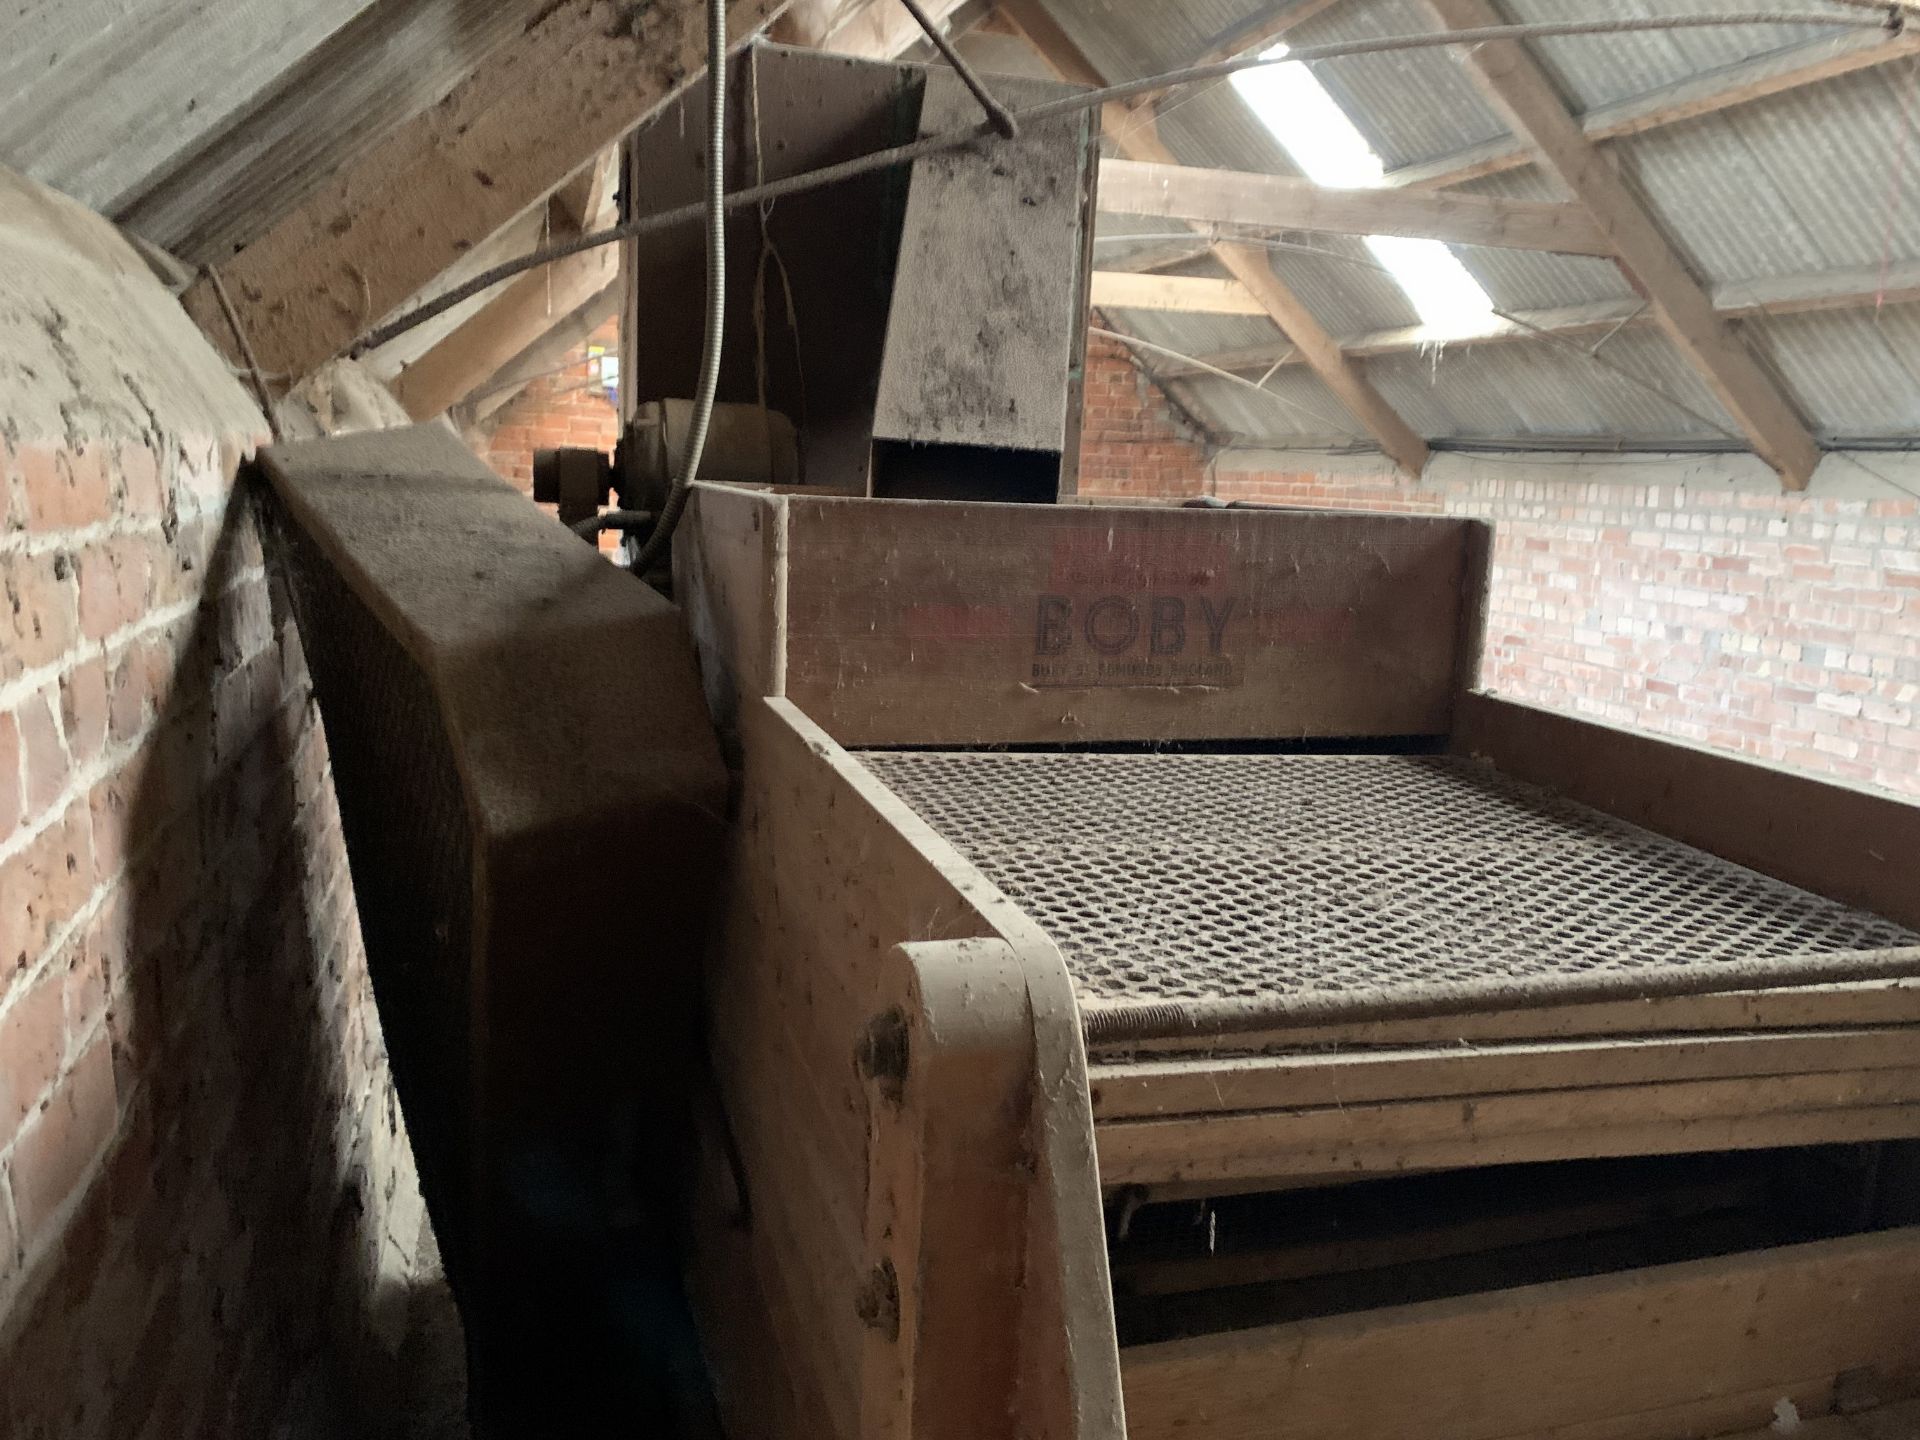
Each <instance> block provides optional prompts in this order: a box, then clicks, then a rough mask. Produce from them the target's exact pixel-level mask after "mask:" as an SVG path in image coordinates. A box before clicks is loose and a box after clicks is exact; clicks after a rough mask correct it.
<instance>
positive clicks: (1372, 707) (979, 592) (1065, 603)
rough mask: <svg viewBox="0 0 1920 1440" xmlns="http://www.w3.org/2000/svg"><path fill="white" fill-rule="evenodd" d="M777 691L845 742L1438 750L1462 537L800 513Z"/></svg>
mask: <svg viewBox="0 0 1920 1440" xmlns="http://www.w3.org/2000/svg"><path fill="white" fill-rule="evenodd" d="M788 517H789V518H788V542H787V543H788V579H787V586H786V636H787V641H786V644H787V674H786V694H787V695H788V696H789V697H790V698H791V699H792V700H794V701H795V703H797V704H798V705H799V706H800V707H801V708H802V709H804V710H805V711H806V712H807V714H808V715H810V716H812V717H813V718H814V719H815V720H817V721H818V722H819V723H820V724H821V726H822V728H824V729H825V730H826V731H827V732H828V733H829V734H831V735H833V736H834V738H835V739H837V740H839V741H840V742H841V743H842V744H847V745H861V744H868V745H886V744H970V743H981V742H993V741H1047V742H1059V743H1071V742H1076V741H1094V740H1155V739H1177V738H1248V737H1258V738H1277V739H1283V738H1288V737H1299V736H1327V735H1336V736H1355V737H1362V736H1400V735H1440V734H1444V733H1445V732H1446V731H1447V729H1448V728H1449V726H1450V724H1451V718H1452V707H1453V699H1454V695H1455V693H1456V689H1457V676H1458V674H1459V668H1458V667H1459V662H1460V657H1461V652H1462V645H1461V639H1460V634H1459V631H1460V629H1461V628H1462V627H1461V625H1460V617H1461V614H1462V608H1463V606H1465V605H1467V604H1468V603H1469V600H1468V596H1469V595H1470V594H1472V593H1476V592H1477V590H1478V589H1479V587H1480V584H1481V579H1480V576H1479V575H1478V574H1477V573H1475V572H1474V571H1473V570H1472V569H1471V568H1470V564H1469V549H1470V545H1469V540H1470V536H1471V533H1472V528H1473V522H1465V521H1457V520H1446V519H1430V518H1419V517H1406V516H1379V515H1348V514H1338V513H1316V512H1301V511H1278V510H1275V511H1253V510H1246V511H1241V510H1229V511H1220V510H1214V511H1201V510H1168V509H1145V508H1140V509H1129V508H1122V507H1112V508H1092V507H1078V506H1076V507H1050V506H1015V505H978V504H975V505H951V504H940V503H937V502H928V501H906V500H901V501H850V500H832V499H815V498H811V497H806V496H799V495H794V496H790V497H789V499H788Z"/></svg>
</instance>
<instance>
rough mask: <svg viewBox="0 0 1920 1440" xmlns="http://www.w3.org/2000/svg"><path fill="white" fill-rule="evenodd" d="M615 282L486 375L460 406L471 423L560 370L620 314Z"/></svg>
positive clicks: (490, 413)
mask: <svg viewBox="0 0 1920 1440" xmlns="http://www.w3.org/2000/svg"><path fill="white" fill-rule="evenodd" d="M620 292H621V286H620V283H619V281H617V280H616V281H615V282H614V283H613V284H611V285H608V286H607V287H606V288H605V289H603V290H600V291H598V292H596V293H595V294H593V295H590V296H588V297H587V299H586V300H585V301H583V302H582V303H581V304H579V305H576V306H575V307H574V308H573V311H572V312H571V313H570V314H568V315H565V316H562V317H561V319H560V321H559V322H558V323H557V324H555V325H554V326H553V328H552V329H550V330H547V331H546V332H544V333H543V334H542V335H541V336H540V338H539V339H537V340H535V341H534V342H533V343H532V344H531V345H529V346H527V347H526V349H524V350H522V351H521V352H520V353H519V354H518V355H515V356H514V357H513V359H511V360H509V361H508V362H507V363H506V364H505V365H503V366H501V367H500V368H499V369H498V370H496V371H495V372H494V373H493V374H491V375H489V376H488V377H487V378H486V379H485V380H483V381H482V382H481V383H480V384H479V385H477V386H475V387H474V389H473V390H472V391H471V392H470V393H469V394H468V396H467V398H466V400H465V401H463V402H462V404H461V407H460V408H461V409H462V410H463V411H465V412H466V414H467V417H468V419H469V420H470V421H472V422H475V423H477V422H480V421H484V420H486V419H487V417H489V416H490V415H492V414H493V413H494V411H496V410H498V409H499V408H500V407H501V406H502V405H505V404H507V403H508V402H509V401H511V400H512V399H513V397H514V396H516V395H518V394H519V393H520V392H521V391H522V390H524V389H525V388H526V387H527V386H528V385H531V384H532V383H533V382H534V381H535V380H538V379H540V378H541V377H542V376H544V375H552V374H554V373H555V372H556V371H558V370H560V369H562V368H563V367H564V366H565V364H566V361H567V357H568V356H569V355H571V354H572V353H573V352H574V351H575V350H576V349H578V348H579V347H580V346H582V345H584V344H585V343H586V342H587V340H589V339H590V338H591V337H592V335H593V333H594V331H596V330H598V329H599V328H600V327H601V326H602V325H604V324H606V323H607V321H609V320H611V319H612V318H613V317H614V316H615V315H617V314H619V312H620Z"/></svg>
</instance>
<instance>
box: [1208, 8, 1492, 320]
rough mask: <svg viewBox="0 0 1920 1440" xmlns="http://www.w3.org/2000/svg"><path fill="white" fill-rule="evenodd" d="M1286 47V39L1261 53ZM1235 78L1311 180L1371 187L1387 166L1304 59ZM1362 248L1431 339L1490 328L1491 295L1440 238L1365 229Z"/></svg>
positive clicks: (1282, 50) (1340, 186) (1346, 186)
mask: <svg viewBox="0 0 1920 1440" xmlns="http://www.w3.org/2000/svg"><path fill="white" fill-rule="evenodd" d="M1286 53H1287V47H1286V45H1285V44H1284V43H1283V44H1280V45H1276V46H1274V47H1273V48H1272V49H1271V50H1269V51H1267V52H1266V54H1267V56H1269V57H1278V56H1281V55H1285V54H1286ZM1233 85H1234V88H1235V89H1236V90H1238V91H1239V92H1240V97H1241V99H1243V100H1245V101H1246V102H1247V105H1248V106H1249V107H1250V108H1251V109H1252V110H1253V113H1254V114H1255V115H1257V116H1258V117H1259V118H1260V123H1261V124H1263V125H1265V126H1266V127H1267V131H1268V133H1269V134H1271V135H1272V136H1273V138H1274V139H1275V140H1277V141H1278V142H1279V143H1280V145H1281V148H1283V149H1284V150H1285V151H1286V152H1287V154H1288V155H1290V156H1292V157H1293V162H1294V164H1296V165H1298V166H1299V167H1300V169H1301V171H1302V172H1303V173H1304V174H1305V175H1306V176H1307V178H1308V179H1310V180H1312V181H1314V182H1315V183H1316V184H1319V185H1326V186H1330V187H1334V188H1338V189H1345V190H1373V189H1378V188H1379V187H1380V185H1381V184H1382V183H1383V177H1384V176H1385V174H1386V166H1385V164H1384V163H1383V162H1382V161H1381V159H1380V157H1379V155H1378V154H1376V153H1375V152H1374V149H1373V147H1372V146H1371V145H1369V144H1367V140H1366V137H1365V136H1364V135H1362V134H1361V133H1360V130H1359V127H1358V126H1356V125H1355V124H1354V123H1353V121H1352V120H1351V119H1350V118H1349V117H1348V115H1347V112H1346V111H1344V110H1342V109H1341V108H1340V103H1339V102H1338V101H1337V100H1335V99H1334V98H1333V96H1332V95H1330V94H1329V93H1328V92H1327V87H1326V86H1324V85H1322V84H1321V83H1320V79H1319V77H1318V76H1316V75H1315V74H1314V73H1313V71H1311V70H1309V69H1308V68H1307V67H1306V66H1305V65H1302V64H1300V63H1298V62H1297V61H1296V62H1292V63H1289V64H1286V65H1262V66H1259V67H1257V68H1255V69H1251V70H1239V71H1236V72H1234V75H1233ZM1367 248H1368V249H1369V250H1371V251H1372V252H1373V257H1374V259H1375V260H1376V261H1377V262H1378V263H1379V265H1380V267H1381V268H1382V269H1383V270H1385V271H1386V272H1387V273H1388V274H1389V275H1391V276H1392V277H1393V279H1394V281H1395V283H1396V284H1398V285H1399V287H1400V289H1401V291H1402V292H1403V293H1404V294H1405V295H1406V297H1407V300H1408V302H1409V303H1410V304H1411V305H1412V306H1413V308H1414V312H1415V313H1416V314H1418V315H1419V317H1420V321H1421V323H1422V324H1423V325H1427V326H1430V327H1432V328H1433V329H1434V330H1435V331H1436V332H1437V334H1436V338H1445V337H1446V336H1451V335H1470V334H1476V333H1480V332H1483V331H1486V330H1487V329H1489V328H1491V326H1492V324H1493V318H1494V317H1493V301H1492V300H1491V299H1490V298H1488V295H1487V292H1486V291H1485V289H1483V288H1482V287H1481V285H1480V282H1479V281H1477V280H1475V279H1474V278H1473V276H1472V275H1471V274H1470V273H1469V272H1468V270H1467V267H1466V266H1464V265H1462V264H1461V263H1460V257H1459V256H1457V255H1455V254H1454V253H1453V251H1452V250H1450V249H1448V248H1447V246H1446V245H1444V244H1442V243H1441V242H1440V241H1438V240H1412V239H1407V238H1405V237H1401V236H1393V235H1369V236H1368V237H1367Z"/></svg>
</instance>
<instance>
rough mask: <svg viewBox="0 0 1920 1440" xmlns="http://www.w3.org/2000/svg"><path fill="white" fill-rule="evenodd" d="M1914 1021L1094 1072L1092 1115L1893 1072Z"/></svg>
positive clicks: (1906, 1054) (1908, 1057)
mask: <svg viewBox="0 0 1920 1440" xmlns="http://www.w3.org/2000/svg"><path fill="white" fill-rule="evenodd" d="M1916 1047H1920V1028H1916V1027H1902V1026H1889V1027H1883V1028H1879V1029H1873V1030H1835V1031H1787V1032H1784V1033H1777V1034H1766V1033H1757V1034H1738V1033H1735V1034H1727V1035H1711V1036H1702V1035H1687V1036H1654V1035H1638V1036H1632V1037H1628V1038H1624V1039H1605V1040H1581V1041H1566V1042H1559V1043H1545V1044H1522V1045H1503V1046H1497V1047H1493V1048H1485V1049H1483V1048H1479V1047H1475V1048H1471V1049H1463V1048H1461V1047H1459V1046H1454V1047H1451V1048H1440V1047H1434V1048H1428V1049H1417V1050H1376V1051H1332V1052H1317V1053H1311V1054H1301V1055H1265V1056H1252V1057H1245V1058H1234V1059H1223V1060H1204V1059H1180V1060H1141V1061H1135V1062H1132V1063H1129V1064H1119V1065H1099V1066H1096V1067H1094V1069H1093V1070H1092V1072H1091V1074H1090V1076H1089V1082H1090V1083H1091V1085H1092V1087H1093V1114H1094V1119H1095V1120H1096V1121H1104V1120H1123V1119H1137V1118H1143V1117H1148V1116H1172V1115H1205V1114H1217V1113H1223V1112H1229V1111H1245V1110H1277V1109H1282V1108H1286V1109H1297V1108H1301V1107H1305V1106H1310V1105H1356V1104H1373V1103H1378V1102H1381V1101H1387V1100H1414V1099H1433V1098H1437V1097H1439V1096H1443V1095H1444V1096H1459V1095H1491V1094H1498V1093H1500V1092H1502V1091H1521V1090H1529V1091H1538V1090H1576V1089H1596V1088H1599V1087H1602V1086H1610V1085H1643V1084H1650V1083H1654V1082H1658V1081H1668V1080H1705V1079H1723V1078H1729V1077H1733V1076H1742V1075H1746V1076H1759V1075H1793V1074H1810V1073H1814V1072H1819V1071H1834V1070H1867V1069H1895V1068H1899V1067H1901V1066H1905V1065H1911V1064H1912V1063H1913V1061H1914V1057H1915V1055H1916V1054H1920V1049H1917V1048H1916Z"/></svg>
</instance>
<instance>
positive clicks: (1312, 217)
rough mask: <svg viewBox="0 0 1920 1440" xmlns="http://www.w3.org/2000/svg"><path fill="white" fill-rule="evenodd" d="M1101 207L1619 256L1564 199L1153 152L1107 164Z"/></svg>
mask: <svg viewBox="0 0 1920 1440" xmlns="http://www.w3.org/2000/svg"><path fill="white" fill-rule="evenodd" d="M1100 209H1101V210H1102V211H1103V212H1105V213H1106V214H1109V215H1146V216H1154V217H1158V218H1162V219H1169V220H1199V221H1204V222H1206V223H1208V224H1212V225H1252V226H1261V227H1265V228H1270V229H1275V230H1305V231H1312V232H1316V233H1321V234H1330V235H1405V236H1411V237H1413V238H1416V239H1425V240H1444V241H1446V242H1447V243H1448V244H1451V245H1490V246H1495V247H1499V248H1503V249H1508V250H1544V251H1548V252H1550V253H1553V254H1559V255H1611V254H1612V253H1613V246H1612V244H1611V242H1610V241H1609V240H1608V238H1607V237H1606V236H1605V235H1604V234H1602V233H1601V230H1600V227H1599V226H1598V225H1596V224H1594V222H1593V217H1592V216H1591V215H1589V214H1588V213H1587V212H1586V211H1585V210H1584V209H1582V208H1581V207H1580V206H1578V205H1569V204H1566V203H1564V202H1561V201H1539V200H1507V199H1503V198H1500V197H1496V196H1492V195H1434V194H1429V193H1427V192H1425V191H1419V190H1336V189H1332V188H1330V187H1328V186H1325V185H1316V184H1315V183H1314V182H1313V181H1311V180H1307V179H1303V178H1301V177H1299V176H1296V175H1267V174H1260V173H1256V172H1252V171H1245V170H1210V169H1205V168H1202V167H1200V166H1196V165H1165V164H1157V163H1155V162H1152V161H1144V160H1125V159H1118V158H1113V159H1108V160H1104V161H1102V162H1101V165H1100Z"/></svg>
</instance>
